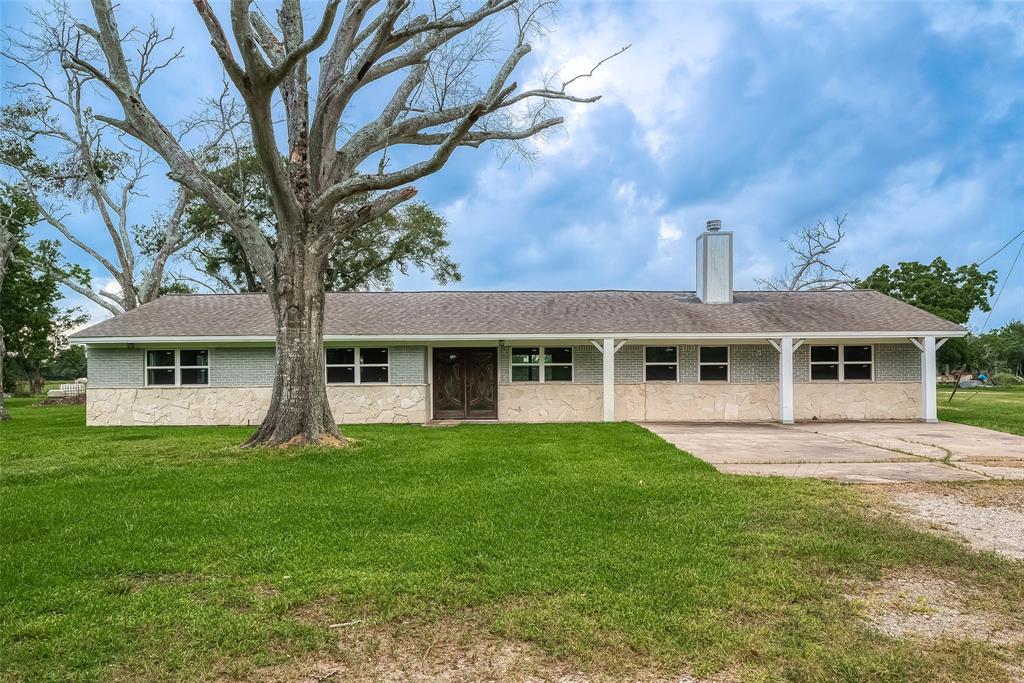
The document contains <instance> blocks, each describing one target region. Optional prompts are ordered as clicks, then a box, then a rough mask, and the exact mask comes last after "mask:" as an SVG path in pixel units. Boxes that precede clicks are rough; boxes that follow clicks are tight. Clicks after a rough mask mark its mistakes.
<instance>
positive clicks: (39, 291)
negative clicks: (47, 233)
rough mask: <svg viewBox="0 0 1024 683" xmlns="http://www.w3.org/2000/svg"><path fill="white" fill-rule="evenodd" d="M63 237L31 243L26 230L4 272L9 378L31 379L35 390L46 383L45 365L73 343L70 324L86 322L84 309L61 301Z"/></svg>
mask: <svg viewBox="0 0 1024 683" xmlns="http://www.w3.org/2000/svg"><path fill="white" fill-rule="evenodd" d="M60 248H61V245H60V243H59V242H55V241H46V240H44V241H41V242H38V243H36V244H34V245H32V246H29V244H28V240H27V237H26V236H25V234H24V231H23V232H22V234H21V235H20V236H19V239H18V240H17V241H16V242H15V245H14V248H13V250H12V252H11V255H12V260H11V262H10V264H9V266H8V269H7V275H6V277H5V278H4V288H3V299H2V300H0V320H2V321H3V327H4V340H5V345H6V351H7V354H6V355H7V358H6V360H7V362H6V363H5V364H4V373H5V375H6V380H5V381H9V382H13V381H15V380H18V379H21V380H28V381H29V382H30V383H31V386H32V391H33V393H39V392H40V391H41V390H42V387H43V372H42V371H43V366H44V365H45V364H46V363H47V362H49V361H50V360H51V359H52V358H54V357H55V356H56V355H57V353H58V352H59V351H60V350H61V349H62V348H64V347H65V346H66V345H67V339H66V337H65V333H66V332H67V330H68V329H70V328H72V327H75V326H77V325H81V324H83V323H85V322H86V320H87V319H88V316H86V315H83V314H81V313H80V312H79V311H78V309H74V308H72V309H65V308H62V307H60V306H59V305H58V302H59V301H60V299H61V291H60V281H59V279H58V277H57V272H56V270H55V269H54V268H53V267H52V264H53V263H54V262H55V261H57V260H58V259H59V258H60Z"/></svg>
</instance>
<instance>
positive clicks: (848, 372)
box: [843, 346, 874, 381]
mask: <svg viewBox="0 0 1024 683" xmlns="http://www.w3.org/2000/svg"><path fill="white" fill-rule="evenodd" d="M873 376H874V373H873V372H872V362H871V347H870V346H844V347H843V379H844V380H850V379H859V380H869V381H870V380H871V379H872V377H873Z"/></svg>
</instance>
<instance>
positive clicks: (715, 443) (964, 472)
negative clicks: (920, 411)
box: [639, 422, 1024, 484]
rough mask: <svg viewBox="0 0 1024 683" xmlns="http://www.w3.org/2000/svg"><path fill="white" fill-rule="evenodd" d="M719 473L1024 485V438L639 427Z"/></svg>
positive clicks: (885, 429) (958, 432) (908, 426)
mask: <svg viewBox="0 0 1024 683" xmlns="http://www.w3.org/2000/svg"><path fill="white" fill-rule="evenodd" d="M639 424H640V425H642V426H643V427H646V428H647V429H649V430H651V431H652V432H654V433H655V434H657V435H658V436H660V437H662V438H663V439H665V440H666V441H668V442H669V443H672V444H674V445H675V446H677V447H678V448H680V449H681V450H684V451H687V452H688V453H692V454H693V455H695V456H697V457H698V458H701V459H702V460H705V461H707V462H709V463H711V464H712V465H714V466H715V468H716V469H718V470H719V471H720V472H730V473H733V474H755V475H777V476H783V477H815V478H818V479H835V480H838V481H841V482H848V483H854V482H860V483H872V484H884V483H895V482H908V481H981V480H985V479H1024V437H1020V436H1014V435H1012V434H1004V433H1002V432H994V431H992V430H989V429H981V428H980V427H971V426H968V425H961V424H955V423H951V422H939V423H936V424H927V423H923V422H806V423H800V424H796V425H780V424H773V423H757V424H737V423H693V422H641V423H639Z"/></svg>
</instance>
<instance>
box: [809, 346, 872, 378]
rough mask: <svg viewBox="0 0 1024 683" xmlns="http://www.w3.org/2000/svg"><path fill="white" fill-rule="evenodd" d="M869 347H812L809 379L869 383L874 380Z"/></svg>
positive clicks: (870, 348)
mask: <svg viewBox="0 0 1024 683" xmlns="http://www.w3.org/2000/svg"><path fill="white" fill-rule="evenodd" d="M872 356H873V354H872V347H871V346H842V345H836V346H812V347H811V379H812V380H833V381H839V382H844V381H856V380H861V381H865V380H866V381H871V380H872V379H873V378H874V364H873V362H872Z"/></svg>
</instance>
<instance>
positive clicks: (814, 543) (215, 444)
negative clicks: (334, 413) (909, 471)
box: [0, 397, 1024, 681]
mask: <svg viewBox="0 0 1024 683" xmlns="http://www.w3.org/2000/svg"><path fill="white" fill-rule="evenodd" d="M978 400H980V397H979V399H978ZM11 403H12V406H11V407H12V413H13V414H14V417H15V420H14V421H13V422H11V423H8V424H4V425H0V486H2V490H0V500H2V503H0V528H2V529H3V532H2V537H0V547H2V557H0V565H2V567H0V572H2V574H0V652H2V653H3V657H2V660H0V671H2V674H0V675H2V676H3V678H4V679H7V680H62V681H63V680H69V679H70V680H95V679H100V680H109V679H113V680H180V679H185V680H192V679H235V678H274V679H276V680H313V679H312V678H307V677H305V676H307V675H308V674H309V673H310V672H314V673H316V675H318V676H320V675H323V676H327V675H331V676H335V675H336V677H334V678H330V679H329V680H332V681H333V680H352V679H355V678H359V677H360V676H362V677H364V678H365V679H366V680H372V679H373V678H378V677H380V670H364V669H359V668H358V667H360V666H364V667H365V666H367V665H366V662H367V661H373V662H379V663H381V664H380V665H381V666H383V667H387V666H389V664H388V662H386V661H384V660H396V661H397V660H401V662H403V665H402V666H406V664H408V666H427V665H430V663H431V662H436V658H437V657H439V656H442V654H443V653H442V654H439V653H440V652H441V651H442V650H444V651H446V652H448V651H457V652H455V655H458V656H459V657H461V659H458V661H462V662H464V661H466V660H467V657H468V658H469V660H472V659H473V657H474V656H475V655H479V654H480V653H487V652H491V653H493V652H499V653H502V654H501V657H503V658H504V659H503V662H504V664H503V665H502V666H503V667H504V668H502V669H501V672H502V673H501V674H500V675H496V676H494V677H498V678H520V679H521V678H524V677H525V676H526V674H527V673H530V674H531V675H540V676H541V677H542V679H543V677H544V676H547V677H548V678H551V677H552V676H551V672H555V671H558V672H566V671H569V672H576V673H578V674H579V675H578V676H577V678H578V679H579V678H583V679H588V678H589V679H590V680H595V679H601V678H602V677H603V676H609V677H613V678H621V679H624V680H634V679H637V678H642V677H644V676H646V677H647V678H649V679H657V678H658V677H659V676H678V675H680V674H683V673H687V674H695V675H699V676H707V677H708V678H711V679H713V680H718V679H719V678H722V677H725V678H724V680H737V679H739V680H771V679H779V678H785V679H788V680H797V681H826V680H828V681H831V680H843V681H906V680H919V681H925V680H927V681H1000V680H1009V677H1010V676H1011V673H1010V671H1011V669H1012V666H1013V664H1012V663H1013V662H1019V661H1021V659H1022V658H1024V644H1022V641H1021V639H1020V638H1018V637H1017V636H1015V635H1013V634H1017V635H1019V634H1021V633H1024V622H1022V617H1021V615H1020V614H1019V605H1020V604H1022V602H1024V565H1022V564H1021V563H1020V562H1016V563H1015V562H1012V561H1010V560H1007V559H1004V558H1001V557H999V556H996V555H994V554H991V553H974V552H971V551H969V550H968V549H966V548H965V547H964V546H962V545H960V544H958V543H957V542H956V541H955V540H952V539H947V538H942V537H939V536H934V535H931V534H928V533H925V532H922V531H916V530H913V529H911V528H910V527H908V526H906V525H904V524H903V523H902V522H899V521H898V520H897V518H896V517H895V516H893V515H891V514H888V513H882V512H877V511H872V510H871V509H870V508H868V507H866V506H865V505H864V499H863V498H862V497H861V496H860V494H858V493H857V491H856V489H855V488H850V487H841V486H838V485H834V484H828V483H823V482H818V481H810V480H787V479H768V478H755V477H734V476H728V475H723V474H719V473H717V472H715V471H714V470H713V469H712V468H711V467H710V466H708V465H706V464H704V463H702V462H700V461H698V460H696V459H694V458H692V457H690V456H688V455H687V454H685V453H682V452H680V451H678V450H676V449H675V448H674V447H673V446H671V445H669V444H667V443H665V442H663V441H661V440H660V439H658V438H657V437H655V436H654V435H653V434H651V433H649V432H647V431H646V430H643V429H641V428H639V427H636V426H634V425H630V424H610V425H536V426H534V425H501V426H497V425H480V426H461V427H454V428H423V427H416V426H405V427H403V426H395V427H390V426H374V427H369V426H367V427H351V428H348V429H347V430H346V433H347V434H348V435H349V436H352V437H355V438H356V439H357V440H358V443H357V445H356V446H354V447H352V448H350V449H348V450H345V451H340V452H330V451H318V450H304V451H264V452H253V451H241V450H239V449H237V447H236V446H237V444H239V443H241V442H242V440H243V439H244V437H245V436H246V434H247V433H248V431H249V430H248V429H246V428H89V429H86V428H85V427H84V426H83V424H84V415H83V410H82V409H81V408H79V407H70V408H67V407H64V408H35V407H30V406H29V402H28V401H18V400H15V401H12V402H11ZM766 446H769V445H768V444H766ZM908 575H911V576H918V577H922V576H923V577H925V578H926V579H927V580H929V581H941V582H946V583H948V584H950V585H953V586H955V587H956V590H955V591H953V593H957V592H961V591H962V592H963V593H964V594H965V595H966V594H970V595H972V596H977V597H976V599H974V598H972V600H971V606H970V607H969V609H972V610H973V609H976V610H979V611H981V612H984V614H986V615H988V617H986V618H989V619H993V620H995V621H996V622H998V628H999V629H1001V630H1000V633H1003V632H1006V633H1009V634H1011V636H1010V637H1008V638H987V637H985V636H984V634H980V635H979V632H978V631H968V632H964V633H958V634H956V635H950V633H949V632H942V633H940V634H938V635H934V634H932V635H930V636H910V635H907V634H906V633H903V632H899V631H892V630H891V629H890V630H886V628H882V627H879V626H878V624H877V623H876V621H875V620H873V619H874V617H872V616H871V614H869V607H868V605H869V604H873V603H871V602H870V600H869V601H867V602H866V601H864V600H861V599H860V597H858V596H868V597H869V598H870V599H871V600H874V598H873V597H871V596H874V595H875V594H876V593H877V589H878V588H879V587H880V586H881V587H884V586H888V585H890V584H892V582H893V581H895V582H896V583H897V584H899V582H900V581H904V580H905V577H906V576H908ZM942 585H945V584H942ZM909 609H911V610H915V609H927V606H926V605H925V606H922V605H918V604H916V603H915V604H912V605H910V608H909ZM964 609H968V607H964ZM979 613H980V612H979ZM886 623H888V622H886ZM452 634H459V636H458V637H457V638H456V637H454V636H453V635H452ZM922 638H923V640H922ZM504 644H511V645H508V646H507V647H506V645H504ZM509 647H511V648H512V649H508V648H509ZM502 648H504V649H502ZM353 653H356V655H353ZM410 653H412V654H410ZM510 653H511V654H510ZM455 655H453V656H455ZM445 656H446V655H445ZM453 661H455V660H453ZM393 663H394V662H391V664H392V665H393ZM417 663H418V664H417ZM527 666H528V667H529V671H527V668H526V667H527ZM315 667H320V668H315ZM1008 667H1010V668H1008ZM403 670H404V671H406V673H409V670H408V669H403ZM331 672H334V673H331ZM538 672H539V674H538ZM420 673H421V674H422V673H423V672H422V671H421V672H420ZM576 673H574V674H573V675H576ZM1018 673H1019V672H1018ZM641 674H642V675H641ZM428 677H429V672H428ZM481 677H485V676H484V675H482V674H479V673H477V674H473V675H470V674H468V673H467V675H465V676H462V677H456V678H455V680H465V679H470V678H481ZM730 677H731V678H730ZM324 680H327V679H324Z"/></svg>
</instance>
